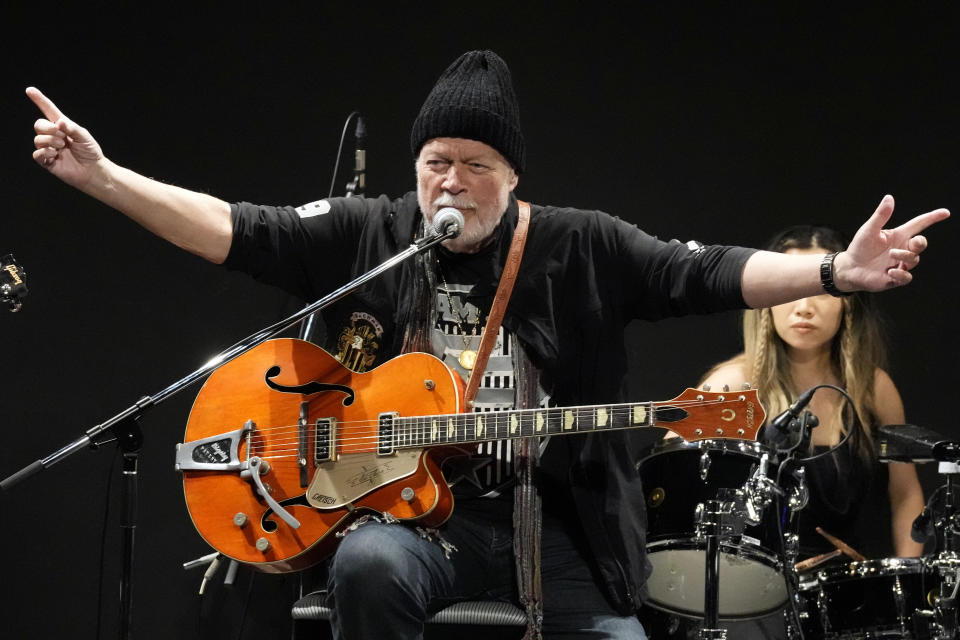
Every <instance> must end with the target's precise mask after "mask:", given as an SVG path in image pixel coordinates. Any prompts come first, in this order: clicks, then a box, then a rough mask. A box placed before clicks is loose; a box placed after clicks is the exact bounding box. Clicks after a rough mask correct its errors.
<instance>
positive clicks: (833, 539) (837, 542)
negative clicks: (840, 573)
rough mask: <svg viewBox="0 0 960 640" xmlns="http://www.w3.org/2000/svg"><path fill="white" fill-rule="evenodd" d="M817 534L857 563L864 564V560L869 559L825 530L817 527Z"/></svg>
mask: <svg viewBox="0 0 960 640" xmlns="http://www.w3.org/2000/svg"><path fill="white" fill-rule="evenodd" d="M817 533H819V534H820V535H822V536H823V537H824V538H826V539H827V540H829V541H830V544H832V545H833V546H835V547H836V548H837V549H839V550H840V551H843V552H844V553H845V554H847V555H848V556H850V557H851V558H853V559H854V560H856V561H857V562H863V561H864V560H866V559H867V558H866V557H865V556H863V555H861V554H860V553H859V552H858V551H856V550H855V549H854V548H853V547H851V546H850V545H848V544H847V543H846V542H844V541H843V540H841V539H840V538H836V537H834V536H832V535H830V534H829V533H827V532H826V531H824V530H823V529H821V528H820V527H817Z"/></svg>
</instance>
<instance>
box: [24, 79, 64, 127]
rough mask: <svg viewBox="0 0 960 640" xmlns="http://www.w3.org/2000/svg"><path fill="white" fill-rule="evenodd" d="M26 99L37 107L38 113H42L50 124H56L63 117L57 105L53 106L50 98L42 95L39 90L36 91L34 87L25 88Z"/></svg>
mask: <svg viewBox="0 0 960 640" xmlns="http://www.w3.org/2000/svg"><path fill="white" fill-rule="evenodd" d="M27 97H28V98H30V100H32V101H33V104H35V105H37V107H38V108H39V109H40V111H42V112H43V115H44V116H46V118H47V120H49V121H50V122H56V121H57V120H59V119H60V118H62V117H63V112H61V111H60V109H58V108H57V105H55V104H53V101H52V100H50V98H48V97H47V96H45V95H43V93H41V91H40V89H37V88H36V87H27Z"/></svg>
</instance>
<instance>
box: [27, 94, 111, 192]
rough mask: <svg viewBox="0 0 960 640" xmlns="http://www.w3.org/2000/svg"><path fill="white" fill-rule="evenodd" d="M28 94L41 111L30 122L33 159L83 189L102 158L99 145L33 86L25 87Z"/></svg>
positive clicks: (88, 133)
mask: <svg viewBox="0 0 960 640" xmlns="http://www.w3.org/2000/svg"><path fill="white" fill-rule="evenodd" d="M27 97H29V98H30V99H31V100H32V101H33V103H34V104H35V105H37V107H38V108H39V109H40V111H41V112H43V115H44V117H43V118H40V119H39V120H37V121H36V122H35V123H34V124H33V130H34V131H35V132H36V134H37V135H36V137H34V139H33V144H34V146H35V147H36V150H35V151H34V152H33V159H34V160H36V161H37V163H38V164H39V165H40V166H42V167H44V168H45V169H46V170H47V171H49V172H50V173H52V174H53V175H55V176H57V177H58V178H60V179H61V180H63V181H64V182H66V183H67V184H69V185H71V186H73V187H77V188H79V189H81V190H83V189H84V187H86V186H87V184H88V183H89V181H90V179H91V177H92V176H93V175H94V173H95V172H96V171H97V170H98V168H99V166H100V163H101V162H102V161H103V160H104V156H103V151H101V150H100V145H99V144H97V141H96V140H94V139H93V136H91V135H90V132H89V131H87V130H86V129H84V128H83V127H81V126H80V125H78V124H77V123H76V122H74V121H73V120H71V119H70V118H68V117H66V116H65V115H63V113H62V112H61V111H60V109H58V108H57V105H55V104H54V103H53V102H52V101H51V100H50V98H48V97H47V96H45V95H43V93H41V92H40V90H39V89H37V88H36V87H27Z"/></svg>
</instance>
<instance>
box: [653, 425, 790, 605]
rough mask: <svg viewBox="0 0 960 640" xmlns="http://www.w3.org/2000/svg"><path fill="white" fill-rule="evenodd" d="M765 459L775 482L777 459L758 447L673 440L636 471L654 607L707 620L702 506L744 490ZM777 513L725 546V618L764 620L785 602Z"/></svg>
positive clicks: (768, 510)
mask: <svg viewBox="0 0 960 640" xmlns="http://www.w3.org/2000/svg"><path fill="white" fill-rule="evenodd" d="M764 453H766V454H768V456H769V460H770V462H769V465H768V467H767V474H768V476H770V477H773V475H774V474H775V473H776V468H777V464H776V459H775V457H774V454H773V452H772V451H771V450H770V449H768V448H767V447H764V446H763V445H761V444H760V443H758V442H755V441H752V440H749V441H748V440H700V441H698V442H685V441H678V440H677V439H671V440H667V441H664V442H662V443H660V444H658V445H657V446H655V447H654V448H653V449H652V450H651V453H650V455H648V456H647V457H645V458H643V460H641V461H640V462H639V463H638V464H637V468H638V470H639V472H640V476H641V479H642V481H643V490H644V492H645V497H646V502H647V517H648V520H649V522H648V527H647V554H648V557H649V559H650V562H651V564H652V565H653V574H652V575H651V576H650V578H649V580H648V581H647V588H648V591H649V600H648V604H649V605H650V606H652V607H656V608H657V609H661V610H663V611H667V612H670V613H674V614H678V615H681V616H694V617H700V616H703V614H704V599H705V598H704V587H705V579H704V572H705V569H706V561H707V555H706V540H705V539H703V538H699V539H698V538H697V535H696V523H695V517H694V512H695V510H696V507H697V505H698V504H700V503H703V502H706V501H707V500H716V499H722V498H723V497H724V496H723V494H725V493H729V492H730V491H731V490H736V489H739V488H741V487H743V486H744V485H745V484H746V482H747V480H748V479H749V478H750V477H751V476H752V475H753V473H754V471H755V470H756V469H757V468H758V466H759V464H760V459H761V456H762V455H763V454H764ZM725 490H726V491H725ZM776 511H777V510H776V508H775V507H774V506H773V504H771V505H770V506H768V507H767V508H766V509H764V511H763V514H762V517H761V521H760V524H759V525H757V526H750V527H746V528H745V529H744V533H743V536H742V538H741V539H740V542H739V543H737V544H732V543H730V542H721V544H720V572H719V581H720V585H719V586H720V597H719V600H720V602H719V616H720V618H722V619H726V620H736V619H749V618H758V617H762V616H765V615H767V614H770V613H772V612H774V611H776V610H778V609H780V608H781V607H782V606H783V605H784V604H785V603H786V601H787V587H786V582H785V580H784V577H783V573H782V569H783V565H782V563H781V561H780V557H779V555H780V554H779V551H780V547H781V534H780V530H779V527H778V523H777V516H778V514H777V512H776Z"/></svg>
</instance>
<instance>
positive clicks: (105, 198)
mask: <svg viewBox="0 0 960 640" xmlns="http://www.w3.org/2000/svg"><path fill="white" fill-rule="evenodd" d="M27 96H28V97H29V98H30V99H31V100H33V103H34V104H35V105H37V107H39V108H40V111H42V112H43V115H44V117H43V118H40V119H39V120H37V121H36V122H35V123H34V125H33V128H34V130H35V131H36V132H37V135H36V137H35V138H34V139H33V144H34V146H36V150H35V151H34V152H33V159H34V160H36V161H37V163H38V164H39V165H40V166H41V167H44V168H45V169H46V170H47V171H49V172H50V173H52V174H53V175H55V176H57V177H58V178H60V179H61V180H63V181H64V182H66V183H67V184H69V185H70V186H72V187H76V188H77V189H79V190H80V191H83V192H84V193H86V194H87V195H89V196H92V197H94V198H96V199H97V200H99V201H100V202H103V203H104V204H106V205H108V206H110V207H113V208H114V209H116V210H117V211H120V212H122V213H124V214H125V215H127V216H128V217H129V218H130V219H131V220H134V221H136V222H137V223H139V224H141V225H143V226H144V227H145V228H147V229H149V230H150V231H152V232H153V233H155V234H157V235H158V236H160V237H161V238H165V239H166V240H169V241H170V242H172V243H174V244H175V245H177V246H178V247H182V248H183V249H186V250H187V251H190V252H191V253H195V254H197V255H198V256H201V257H203V258H206V259H207V260H210V261H211V262H216V263H218V264H219V263H221V262H223V261H224V260H225V259H226V257H227V254H228V253H229V252H230V246H231V243H232V241H233V221H232V218H231V216H230V205H229V204H227V203H226V202H224V201H223V200H220V199H219V198H215V197H213V196H211V195H208V194H205V193H200V192H197V191H190V190H188V189H182V188H180V187H177V186H174V185H169V184H164V183H162V182H159V181H156V180H152V179H150V178H147V177H145V176H142V175H140V174H138V173H136V172H134V171H130V170H129V169H126V168H124V167H121V166H119V165H116V164H114V163H113V162H111V161H110V160H108V159H107V158H106V157H105V156H104V155H103V151H101V150H100V145H99V144H97V141H96V140H94V139H93V136H91V135H90V132H89V131H87V130H86V129H84V128H83V127H81V126H80V125H78V124H77V123H76V122H74V121H73V120H71V119H70V118H68V117H66V116H65V115H63V113H62V112H61V111H60V109H58V108H57V105H55V104H53V102H52V101H51V100H50V99H49V98H47V96H45V95H43V94H42V93H40V91H39V90H38V89H37V88H35V87H29V88H28V89H27Z"/></svg>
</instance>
